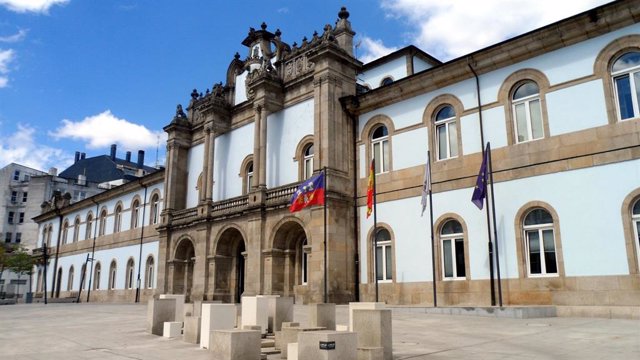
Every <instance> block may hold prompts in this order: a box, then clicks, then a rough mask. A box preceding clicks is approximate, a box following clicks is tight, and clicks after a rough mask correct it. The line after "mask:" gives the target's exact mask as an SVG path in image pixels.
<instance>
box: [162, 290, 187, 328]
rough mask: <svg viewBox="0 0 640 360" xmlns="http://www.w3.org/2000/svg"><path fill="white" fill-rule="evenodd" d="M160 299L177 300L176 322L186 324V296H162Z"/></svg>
mask: <svg viewBox="0 0 640 360" xmlns="http://www.w3.org/2000/svg"><path fill="white" fill-rule="evenodd" d="M160 299H175V300H176V315H175V317H174V321H179V322H184V295H176V294H161V295H160Z"/></svg>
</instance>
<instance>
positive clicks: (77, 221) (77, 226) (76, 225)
mask: <svg viewBox="0 0 640 360" xmlns="http://www.w3.org/2000/svg"><path fill="white" fill-rule="evenodd" d="M79 236H80V217H79V216H76V219H75V221H74V222H73V242H78V237H79Z"/></svg>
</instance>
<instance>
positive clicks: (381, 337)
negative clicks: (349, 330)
mask: <svg viewBox="0 0 640 360" xmlns="http://www.w3.org/2000/svg"><path fill="white" fill-rule="evenodd" d="M353 331H354V332H356V333H357V335H358V347H363V348H364V347H382V348H383V353H384V356H383V359H384V360H393V348H392V343H393V334H392V331H391V309H380V310H354V311H353Z"/></svg>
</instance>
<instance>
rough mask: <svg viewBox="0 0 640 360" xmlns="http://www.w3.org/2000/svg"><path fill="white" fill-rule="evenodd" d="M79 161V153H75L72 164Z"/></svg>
mask: <svg viewBox="0 0 640 360" xmlns="http://www.w3.org/2000/svg"><path fill="white" fill-rule="evenodd" d="M78 160H80V151H76V157H75V158H74V159H73V163H74V164H75V163H77V162H78Z"/></svg>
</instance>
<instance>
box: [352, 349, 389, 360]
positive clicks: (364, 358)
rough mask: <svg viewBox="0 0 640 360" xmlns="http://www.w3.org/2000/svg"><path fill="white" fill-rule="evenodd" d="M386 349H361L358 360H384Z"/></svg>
mask: <svg viewBox="0 0 640 360" xmlns="http://www.w3.org/2000/svg"><path fill="white" fill-rule="evenodd" d="M383 359H384V349H383V348H381V347H359V348H358V360H383Z"/></svg>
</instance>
